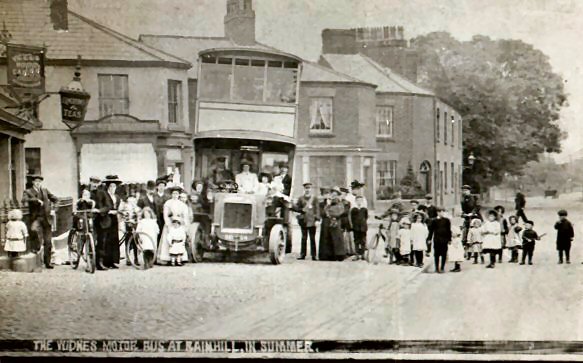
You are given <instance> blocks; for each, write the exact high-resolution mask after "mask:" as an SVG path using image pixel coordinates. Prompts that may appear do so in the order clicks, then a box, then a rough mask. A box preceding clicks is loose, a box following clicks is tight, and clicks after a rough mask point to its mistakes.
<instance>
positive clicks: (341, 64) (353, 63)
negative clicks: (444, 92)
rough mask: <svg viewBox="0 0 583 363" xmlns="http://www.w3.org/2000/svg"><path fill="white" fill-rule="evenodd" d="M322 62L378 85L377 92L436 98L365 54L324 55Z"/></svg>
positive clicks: (431, 93)
mask: <svg viewBox="0 0 583 363" xmlns="http://www.w3.org/2000/svg"><path fill="white" fill-rule="evenodd" d="M321 60H323V61H324V63H326V64H329V65H330V66H331V67H332V68H333V69H335V70H337V71H339V72H342V73H346V74H348V75H350V76H352V77H354V78H357V79H361V80H363V81H364V82H369V83H373V84H376V85H377V86H378V88H377V90H376V91H377V92H389V93H412V94H418V95H424V96H435V94H434V93H433V92H432V91H429V90H426V89H424V88H421V87H419V86H417V85H416V84H414V83H413V82H411V81H409V80H407V79H405V78H404V77H402V76H400V75H398V74H396V73H395V72H393V71H392V70H391V69H389V68H387V67H384V66H382V65H380V64H379V63H377V62H375V61H373V60H372V59H370V58H369V57H367V56H365V55H363V54H324V55H322V56H321Z"/></svg>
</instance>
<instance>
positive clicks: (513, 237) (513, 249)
mask: <svg viewBox="0 0 583 363" xmlns="http://www.w3.org/2000/svg"><path fill="white" fill-rule="evenodd" d="M508 222H509V223H510V227H509V228H508V237H507V238H506V247H508V250H509V251H510V262H512V263H518V250H519V249H520V247H522V227H521V226H519V225H518V218H517V217H516V216H510V217H509V218H508Z"/></svg>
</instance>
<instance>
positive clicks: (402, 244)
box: [399, 228, 412, 255]
mask: <svg viewBox="0 0 583 363" xmlns="http://www.w3.org/2000/svg"><path fill="white" fill-rule="evenodd" d="M411 242H412V240H411V230H410V229H407V228H401V229H400V230H399V253H400V254H401V255H408V254H410V253H411Z"/></svg>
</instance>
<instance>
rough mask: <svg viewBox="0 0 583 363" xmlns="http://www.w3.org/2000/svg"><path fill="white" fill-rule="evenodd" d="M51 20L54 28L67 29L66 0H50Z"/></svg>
mask: <svg viewBox="0 0 583 363" xmlns="http://www.w3.org/2000/svg"><path fill="white" fill-rule="evenodd" d="M50 9H51V22H52V23H53V29H54V30H64V31H67V30H69V14H68V11H67V0H50Z"/></svg>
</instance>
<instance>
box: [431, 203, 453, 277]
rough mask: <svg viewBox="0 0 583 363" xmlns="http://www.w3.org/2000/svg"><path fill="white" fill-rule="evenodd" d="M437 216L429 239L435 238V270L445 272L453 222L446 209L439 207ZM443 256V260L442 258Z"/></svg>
mask: <svg viewBox="0 0 583 363" xmlns="http://www.w3.org/2000/svg"><path fill="white" fill-rule="evenodd" d="M437 213H438V214H437V218H436V219H435V220H434V221H433V223H432V225H433V228H431V229H430V231H429V240H431V239H433V258H434V260H435V272H438V273H443V272H444V268H445V260H446V258H447V246H448V245H449V242H450V241H451V237H452V234H451V222H450V220H449V218H447V217H446V216H445V209H444V208H442V207H439V208H437ZM440 258H441V260H440Z"/></svg>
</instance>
